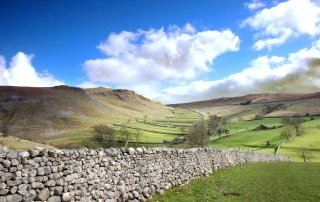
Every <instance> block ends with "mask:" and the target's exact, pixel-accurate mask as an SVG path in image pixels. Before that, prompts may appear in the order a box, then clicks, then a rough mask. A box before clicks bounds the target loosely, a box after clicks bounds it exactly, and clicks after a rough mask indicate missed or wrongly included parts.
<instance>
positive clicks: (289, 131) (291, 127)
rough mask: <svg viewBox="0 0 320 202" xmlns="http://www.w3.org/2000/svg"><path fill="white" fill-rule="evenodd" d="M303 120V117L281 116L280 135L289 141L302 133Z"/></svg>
mask: <svg viewBox="0 0 320 202" xmlns="http://www.w3.org/2000/svg"><path fill="white" fill-rule="evenodd" d="M303 122H304V120H303V117H282V120H281V123H282V132H281V134H282V136H284V137H285V138H286V140H287V142H289V141H290V140H291V139H292V138H294V137H295V136H299V135H302V134H303V133H304V128H303V126H302V123H303Z"/></svg>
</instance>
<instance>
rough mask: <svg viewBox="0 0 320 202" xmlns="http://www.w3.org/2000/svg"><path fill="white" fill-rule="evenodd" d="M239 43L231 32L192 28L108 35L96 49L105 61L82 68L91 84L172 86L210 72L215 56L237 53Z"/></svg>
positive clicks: (97, 60) (172, 27)
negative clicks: (162, 83) (153, 84)
mask: <svg viewBox="0 0 320 202" xmlns="http://www.w3.org/2000/svg"><path fill="white" fill-rule="evenodd" d="M239 43H240V40H239V37H238V36H236V35H235V34H234V33H232V32H231V31H230V30H223V31H213V30H204V31H197V30H196V29H195V28H194V27H193V26H192V25H191V24H186V25H185V26H184V27H182V28H179V27H177V26H171V27H169V29H168V30H165V29H164V28H161V29H150V30H138V31H137V32H128V31H123V32H121V33H118V34H116V33H112V34H110V35H109V36H108V38H107V40H106V41H105V42H103V43H101V44H100V45H98V48H99V49H100V50H101V51H102V52H103V53H104V54H105V55H106V57H105V58H102V59H92V60H87V61H85V63H84V65H83V66H84V69H85V71H86V72H87V74H88V77H89V81H90V82H109V83H113V84H116V85H118V86H119V85H121V86H131V85H140V86H141V85H146V84H149V83H154V82H158V83H161V82H166V83H174V82H179V81H184V80H191V79H194V78H195V77H196V76H197V75H199V74H201V73H203V72H208V71H210V67H211V66H212V64H213V60H214V59H215V58H216V57H217V56H219V55H221V54H223V53H225V52H230V51H237V50H238V49H239Z"/></svg>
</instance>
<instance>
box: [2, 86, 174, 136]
mask: <svg viewBox="0 0 320 202" xmlns="http://www.w3.org/2000/svg"><path fill="white" fill-rule="evenodd" d="M170 113H171V111H170V107H168V106H165V105H162V104H160V103H157V102H153V101H151V100H149V99H147V98H145V97H143V96H141V95H138V94H136V93H135V92H133V91H129V90H123V89H109V88H92V89H81V88H76V87H69V86H56V87H41V88H40V87H11V86H0V129H1V131H0V132H2V133H6V134H8V135H11V136H16V137H23V138H26V139H35V137H48V136H54V135H57V134H60V133H63V132H65V131H70V130H75V129H80V128H88V127H91V126H93V125H95V124H98V123H114V122H117V121H119V122H123V121H126V120H129V119H132V120H133V119H143V117H144V116H145V115H147V116H148V117H150V118H152V117H153V118H156V117H161V116H167V115H168V114H170Z"/></svg>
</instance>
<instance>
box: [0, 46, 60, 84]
mask: <svg viewBox="0 0 320 202" xmlns="http://www.w3.org/2000/svg"><path fill="white" fill-rule="evenodd" d="M31 60H32V55H26V54H25V53H23V52H18V53H17V54H16V55H15V56H14V57H12V59H11V62H10V64H9V66H8V67H6V61H5V58H4V57H3V56H1V55H0V85H10V86H38V87H45V86H55V85H62V84H63V82H61V81H58V80H56V79H55V78H54V77H53V76H52V75H50V74H49V73H47V72H44V73H42V74H41V73H38V72H36V70H35V68H34V67H33V66H32V64H31Z"/></svg>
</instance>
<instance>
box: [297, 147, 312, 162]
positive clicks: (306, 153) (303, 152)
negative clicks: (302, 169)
mask: <svg viewBox="0 0 320 202" xmlns="http://www.w3.org/2000/svg"><path fill="white" fill-rule="evenodd" d="M298 155H299V156H300V157H301V158H302V159H303V162H306V161H307V160H310V159H311V158H312V154H311V152H310V150H307V149H300V150H299V151H298Z"/></svg>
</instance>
